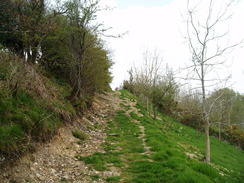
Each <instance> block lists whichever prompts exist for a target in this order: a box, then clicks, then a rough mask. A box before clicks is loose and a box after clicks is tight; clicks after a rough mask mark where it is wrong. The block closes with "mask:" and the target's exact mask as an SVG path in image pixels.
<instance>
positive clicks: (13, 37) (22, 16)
mask: <svg viewBox="0 0 244 183" xmlns="http://www.w3.org/2000/svg"><path fill="white" fill-rule="evenodd" d="M0 12H1V13H0V20H1V26H0V33H1V34H0V43H1V44H2V45H3V46H5V47H6V48H7V49H9V50H10V51H11V52H13V53H15V54H17V55H20V56H21V57H23V58H26V57H27V60H28V62H29V63H35V61H36V57H37V54H38V48H39V45H40V42H41V41H42V39H43V37H44V36H45V34H46V33H47V31H49V30H50V29H51V27H52V26H51V20H50V19H49V20H48V19H47V17H46V7H45V1H44V0H18V1H17V0H13V1H7V0H3V6H1V8H0ZM48 18H50V17H48Z"/></svg>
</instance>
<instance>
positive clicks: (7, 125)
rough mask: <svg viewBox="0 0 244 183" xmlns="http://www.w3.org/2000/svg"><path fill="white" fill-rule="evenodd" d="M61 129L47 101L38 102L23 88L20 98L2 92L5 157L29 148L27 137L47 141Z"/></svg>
mask: <svg viewBox="0 0 244 183" xmlns="http://www.w3.org/2000/svg"><path fill="white" fill-rule="evenodd" d="M59 126H60V119H59V116H58V114H56V113H54V112H52V111H50V109H48V108H47V107H46V106H45V104H44V101H41V100H39V101H38V102H37V101H35V100H34V99H33V98H32V97H31V96H30V95H29V94H27V93H26V92H25V91H24V90H23V89H19V91H18V92H17V94H16V96H12V95H11V94H10V92H9V91H7V90H4V89H3V90H1V91H0V152H1V153H3V154H5V155H10V154H11V153H20V152H24V151H25V150H27V149H28V147H27V146H26V139H27V136H29V137H32V138H33V139H36V140H45V139H48V138H49V137H50V136H52V135H53V134H54V133H55V132H56V130H57V128H58V127H59Z"/></svg>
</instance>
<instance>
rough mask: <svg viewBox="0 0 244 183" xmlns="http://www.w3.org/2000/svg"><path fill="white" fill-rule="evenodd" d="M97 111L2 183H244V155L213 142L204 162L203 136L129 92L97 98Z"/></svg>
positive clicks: (30, 157)
mask: <svg viewBox="0 0 244 183" xmlns="http://www.w3.org/2000/svg"><path fill="white" fill-rule="evenodd" d="M92 106H93V107H92V108H91V110H90V111H89V112H87V114H86V115H85V116H84V117H83V118H82V119H79V120H76V121H73V124H72V125H71V124H67V125H64V126H62V127H61V128H60V129H59V130H58V133H57V135H56V136H55V137H54V138H53V139H52V140H51V141H50V142H48V143H45V144H42V145H39V146H38V148H37V150H36V152H34V153H29V154H27V155H26V156H24V157H23V158H21V159H20V160H19V162H17V163H16V164H15V165H14V166H13V167H12V168H10V167H9V168H5V169H4V170H2V171H3V172H1V174H0V182H138V183H139V182H143V183H144V182H148V183H149V182H150V183H153V182H180V183H182V182H196V183H198V182H199V183H201V182H203V183H206V182H221V183H222V182H242V181H243V179H244V172H243V170H244V165H243V163H241V162H244V152H243V151H241V150H239V149H236V148H235V147H234V146H231V145H229V144H228V143H226V142H221V141H219V140H217V139H216V138H212V139H211V148H212V150H211V154H212V164H211V165H207V164H206V163H204V162H202V158H203V154H204V151H205V150H204V146H205V140H204V136H203V135H199V134H198V132H197V131H196V130H194V129H192V128H189V127H186V126H184V125H182V124H180V123H178V122H176V121H174V120H173V119H172V118H170V117H167V116H165V115H163V114H159V117H158V119H157V120H153V117H152V116H150V115H149V114H148V112H147V111H146V110H145V108H144V107H143V106H142V105H141V104H140V103H138V102H137V100H136V98H135V97H134V96H133V95H132V94H130V93H129V92H127V91H124V90H123V91H120V92H115V93H106V94H97V95H96V97H95V99H94V102H93V105H92Z"/></svg>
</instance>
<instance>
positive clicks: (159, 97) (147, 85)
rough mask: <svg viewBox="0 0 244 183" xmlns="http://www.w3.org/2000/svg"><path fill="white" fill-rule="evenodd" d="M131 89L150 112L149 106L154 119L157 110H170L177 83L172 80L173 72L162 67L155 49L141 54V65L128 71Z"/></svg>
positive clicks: (173, 103) (167, 111)
mask: <svg viewBox="0 0 244 183" xmlns="http://www.w3.org/2000/svg"><path fill="white" fill-rule="evenodd" d="M130 75H131V78H133V81H132V80H131V81H130V83H132V82H133V83H132V84H133V88H134V89H133V90H134V92H135V94H136V95H137V96H139V97H140V98H141V99H142V100H143V101H144V103H145V104H146V106H147V109H148V111H149V113H150V106H151V108H152V111H153V117H154V119H156V118H157V111H158V110H161V111H163V112H166V113H170V112H172V111H171V110H172V107H173V106H174V105H175V104H176V103H175V94H176V90H177V85H176V83H175V81H174V76H173V72H172V71H171V70H170V69H169V68H168V67H167V65H166V67H163V59H162V58H161V57H160V54H159V53H158V52H157V51H156V50H155V51H154V52H152V53H150V52H149V51H145V52H144V54H143V66H142V67H139V68H138V67H137V68H136V67H134V68H133V70H131V71H130ZM132 75H133V76H132Z"/></svg>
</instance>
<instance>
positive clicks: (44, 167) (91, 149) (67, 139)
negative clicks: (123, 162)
mask: <svg viewBox="0 0 244 183" xmlns="http://www.w3.org/2000/svg"><path fill="white" fill-rule="evenodd" d="M120 103H121V100H120V99H119V98H118V97H115V96H114V95H112V94H107V95H97V96H96V99H95V101H94V103H93V108H92V110H91V111H90V112H88V113H87V114H86V115H85V116H84V117H83V118H82V119H79V120H77V121H75V122H74V124H73V125H72V126H71V125H65V126H63V127H62V128H60V130H59V134H58V135H56V136H55V137H54V138H53V139H52V140H51V141H50V142H49V143H46V144H42V145H40V144H39V145H38V146H39V147H37V148H36V149H37V150H36V152H35V153H32V154H28V155H26V156H25V157H23V158H22V159H20V160H19V161H18V162H17V163H16V165H15V166H13V167H11V168H5V169H2V170H0V182H1V183H9V182H12V183H22V182H47V183H51V182H74V183H75V182H77V183H79V182H82V183H86V182H96V181H97V182H105V181H104V179H105V178H107V177H110V176H118V175H119V174H120V172H119V170H117V169H116V168H113V167H111V168H110V171H104V172H98V171H95V170H92V169H90V168H89V167H88V166H87V165H86V164H84V162H81V161H78V160H77V159H76V158H75V156H77V155H79V156H87V155H91V154H93V153H95V152H104V150H103V148H102V146H101V144H103V143H104V142H105V138H106V134H105V133H104V130H105V127H106V122H107V121H108V119H109V118H111V117H112V115H113V113H114V112H115V111H116V110H118V109H119V108H120V106H119V104H120ZM74 129H79V130H82V131H84V132H85V133H87V134H89V138H88V139H87V140H86V141H85V142H84V143H82V144H78V143H77V142H78V141H79V140H78V139H76V138H75V137H74V136H73V135H72V130H74ZM94 176H97V177H98V176H99V177H101V178H100V179H98V180H96V181H94V180H93V177H94Z"/></svg>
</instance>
